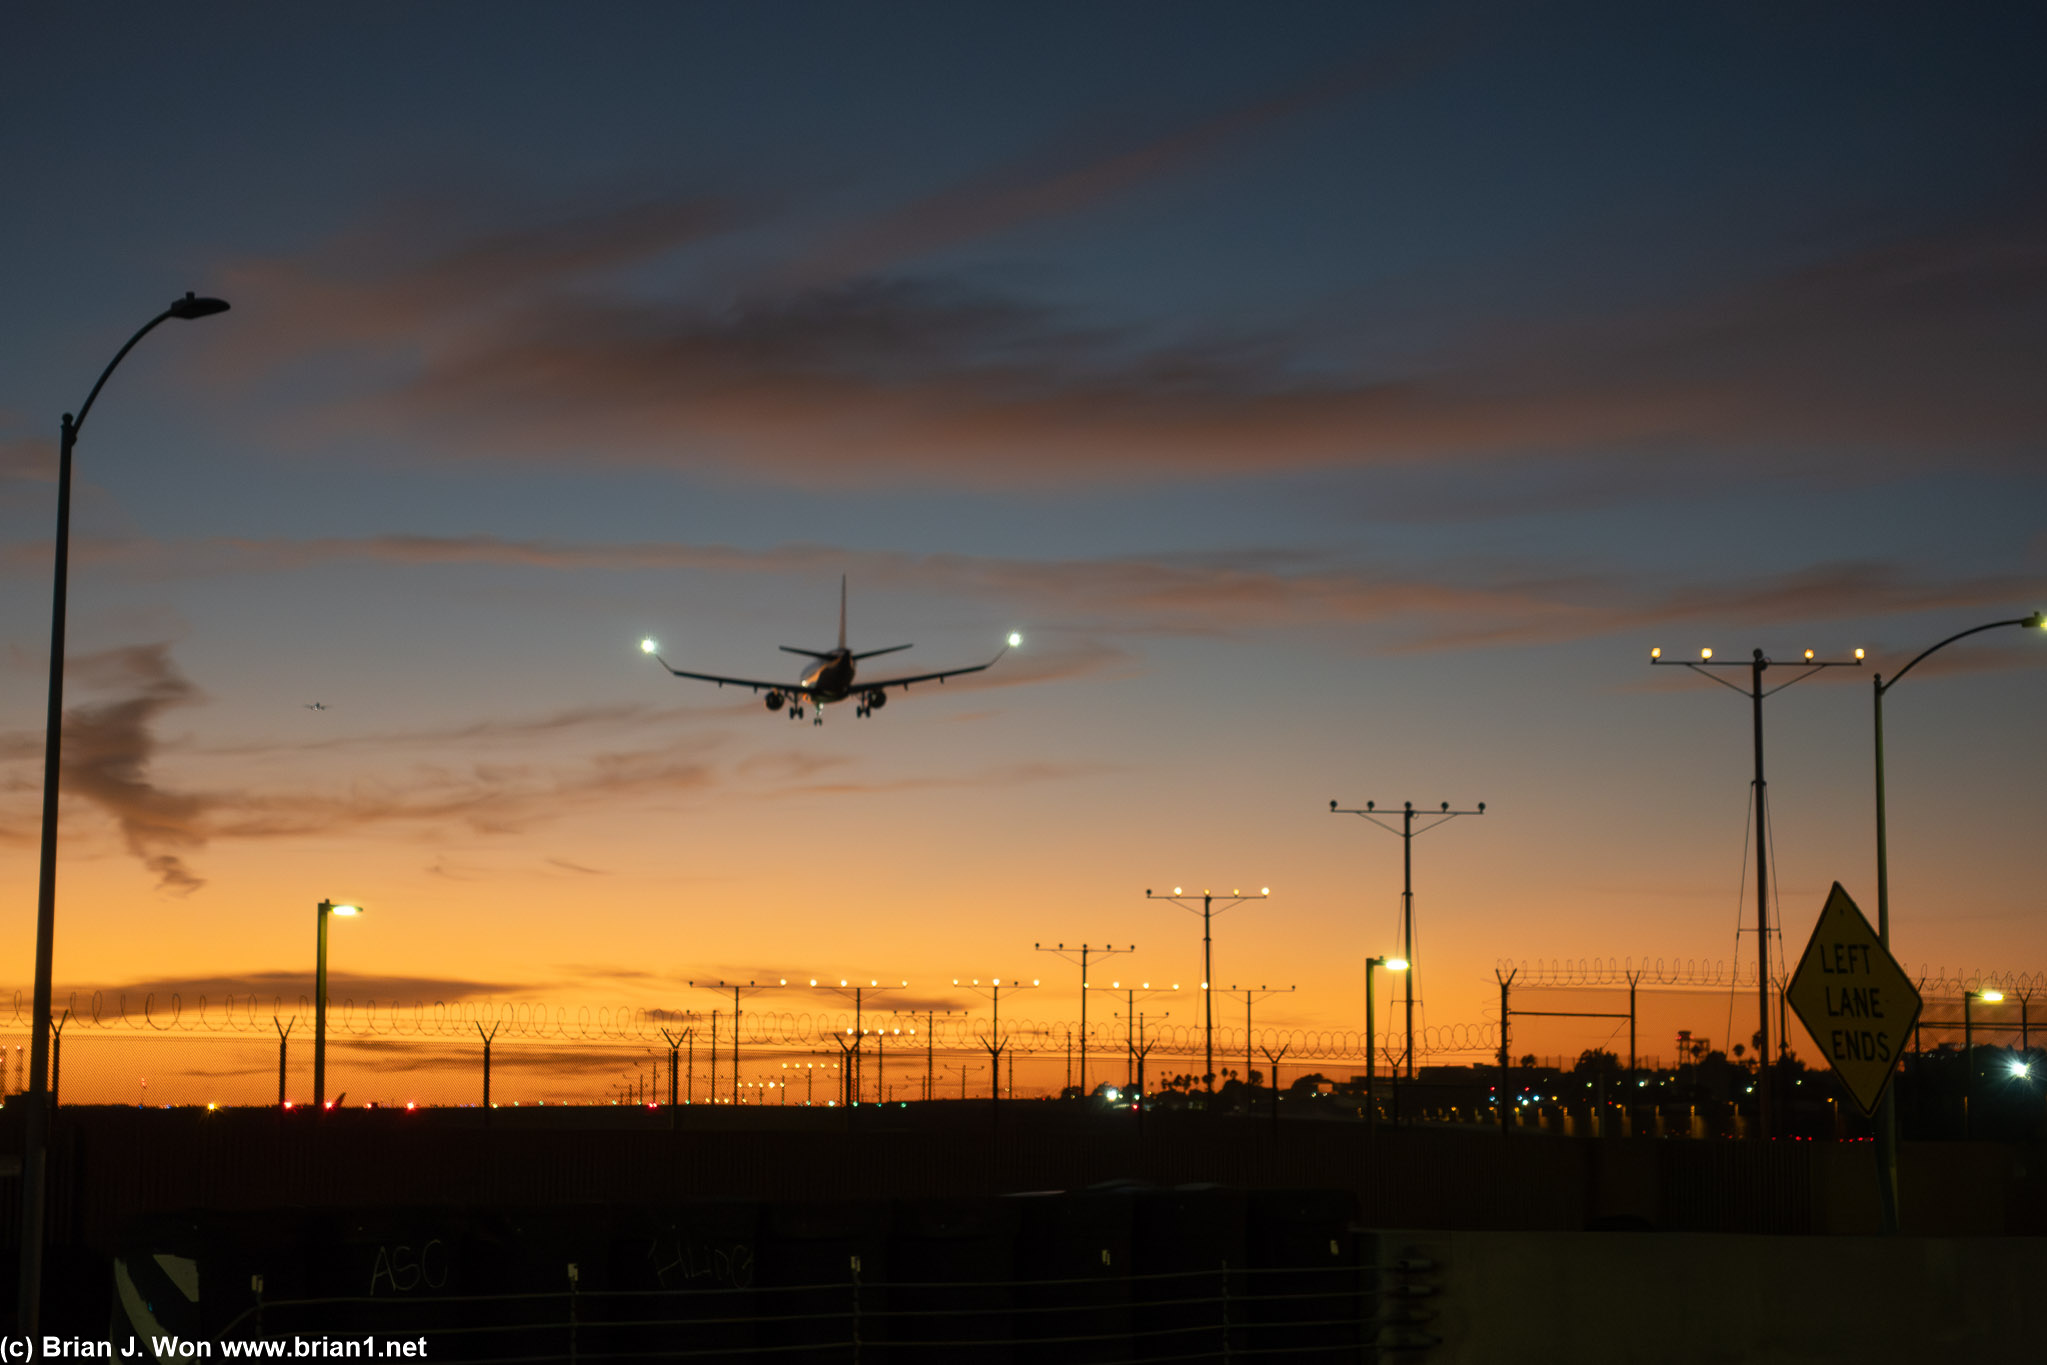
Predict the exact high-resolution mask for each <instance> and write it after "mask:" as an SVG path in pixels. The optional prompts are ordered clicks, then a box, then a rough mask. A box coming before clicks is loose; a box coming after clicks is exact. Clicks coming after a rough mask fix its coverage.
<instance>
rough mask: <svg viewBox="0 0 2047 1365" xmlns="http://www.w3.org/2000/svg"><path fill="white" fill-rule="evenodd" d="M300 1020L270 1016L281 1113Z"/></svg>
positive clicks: (294, 1017) (297, 1018) (278, 1109)
mask: <svg viewBox="0 0 2047 1365" xmlns="http://www.w3.org/2000/svg"><path fill="white" fill-rule="evenodd" d="M298 1021H299V1017H298V1016H297V1015H296V1014H294V1015H293V1016H292V1017H291V1018H289V1019H286V1020H284V1021H283V1022H282V1023H279V1022H278V1018H277V1016H276V1015H274V1014H273V1015H271V1016H270V1022H271V1023H272V1024H274V1025H276V1027H277V1111H278V1112H279V1113H283V1112H284V1106H285V1093H284V1061H285V1052H284V1049H285V1044H286V1043H288V1042H289V1041H290V1040H291V1026H292V1025H293V1024H296V1023H297V1022H298ZM4 1088H5V1087H4V1086H0V1089H4Z"/></svg>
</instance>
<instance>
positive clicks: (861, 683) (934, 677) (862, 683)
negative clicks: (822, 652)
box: [853, 645, 1009, 692]
mask: <svg viewBox="0 0 2047 1365" xmlns="http://www.w3.org/2000/svg"><path fill="white" fill-rule="evenodd" d="M1007 653H1009V646H1008V645H1004V646H1003V647H1002V649H1001V650H1000V651H999V652H998V653H997V654H996V655H995V657H994V658H992V659H990V660H989V661H988V662H987V663H985V664H970V665H968V666H967V667H966V668H946V669H941V670H939V671H938V672H936V673H912V674H911V675H910V676H909V677H907V678H877V679H875V680H874V681H873V682H869V681H867V680H866V679H865V678H855V679H854V680H853V690H854V691H855V692H880V691H882V690H883V689H885V688H890V687H908V686H909V685H910V684H911V683H920V682H941V683H942V682H944V681H945V680H946V679H947V678H957V677H958V676H959V675H960V674H962V673H979V672H981V671H982V670H983V669H988V668H993V667H994V666H995V665H996V664H998V663H1000V662H1002V656H1003V655H1004V654H1007Z"/></svg>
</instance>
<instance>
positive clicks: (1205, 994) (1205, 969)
mask: <svg viewBox="0 0 2047 1365" xmlns="http://www.w3.org/2000/svg"><path fill="white" fill-rule="evenodd" d="M1271 895H1272V888H1271V887H1269V886H1261V887H1259V888H1258V891H1257V893H1256V894H1254V895H1247V894H1246V893H1244V892H1242V891H1232V892H1230V894H1229V895H1227V896H1223V895H1218V894H1217V893H1215V892H1213V891H1210V890H1208V889H1207V888H1206V887H1204V888H1202V892H1201V894H1200V895H1199V896H1191V895H1188V894H1187V893H1185V892H1183V891H1182V890H1181V889H1180V888H1179V887H1177V886H1176V887H1174V888H1173V894H1172V895H1170V896H1161V895H1156V894H1154V893H1153V892H1152V890H1151V888H1149V887H1146V888H1145V892H1144V898H1145V899H1146V900H1148V901H1171V902H1172V903H1173V904H1175V905H1177V906H1179V907H1180V908H1181V909H1182V910H1188V911H1192V912H1193V913H1195V914H1198V915H1200V916H1201V1048H1202V1058H1203V1060H1202V1064H1201V1068H1202V1070H1201V1083H1202V1084H1203V1085H1204V1086H1206V1087H1207V1088H1208V1089H1209V1090H1211V1091H1213V1090H1214V1089H1215V1004H1214V1001H1213V996H1214V994H1215V993H1214V992H1213V991H1211V990H1210V989H1209V984H1210V983H1211V982H1212V981H1214V979H1215V977H1214V964H1215V959H1214V956H1213V947H1214V940H1213V938H1212V937H1211V936H1210V933H1209V921H1210V920H1211V919H1212V918H1214V917H1215V916H1216V915H1219V914H1221V913H1222V911H1223V910H1232V909H1235V908H1236V907H1237V906H1239V905H1242V904H1243V903H1244V902H1245V901H1262V900H1266V899H1268V898H1270V897H1271ZM1197 900H1198V901H1200V902H1201V904H1200V906H1199V907H1196V905H1195V904H1194V902H1195V901H1197ZM1217 901H1221V902H1222V903H1223V904H1222V908H1221V909H1220V910H1219V909H1217V908H1216V904H1215V903H1216V902H1217Z"/></svg>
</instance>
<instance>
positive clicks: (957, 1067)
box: [945, 1062, 981, 1099]
mask: <svg viewBox="0 0 2047 1365" xmlns="http://www.w3.org/2000/svg"><path fill="white" fill-rule="evenodd" d="M945 1069H946V1070H947V1071H957V1072H959V1073H960V1098H961V1099H965V1098H966V1097H967V1077H969V1076H971V1075H973V1074H974V1073H975V1072H976V1071H979V1070H980V1069H981V1068H980V1065H979V1064H978V1063H972V1064H970V1063H967V1062H947V1063H946V1064H945Z"/></svg>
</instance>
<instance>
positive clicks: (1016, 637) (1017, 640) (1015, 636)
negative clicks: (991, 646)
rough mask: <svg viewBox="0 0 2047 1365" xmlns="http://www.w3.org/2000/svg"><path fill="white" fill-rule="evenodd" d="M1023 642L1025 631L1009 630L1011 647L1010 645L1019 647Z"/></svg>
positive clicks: (1013, 647)
mask: <svg viewBox="0 0 2047 1365" xmlns="http://www.w3.org/2000/svg"><path fill="white" fill-rule="evenodd" d="M1022 643H1023V632H1021V631H1015V630H1012V631H1011V632H1009V647H1010V648H1011V649H1015V648H1016V647H1017V646H1018V645H1020V644H1022Z"/></svg>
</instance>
